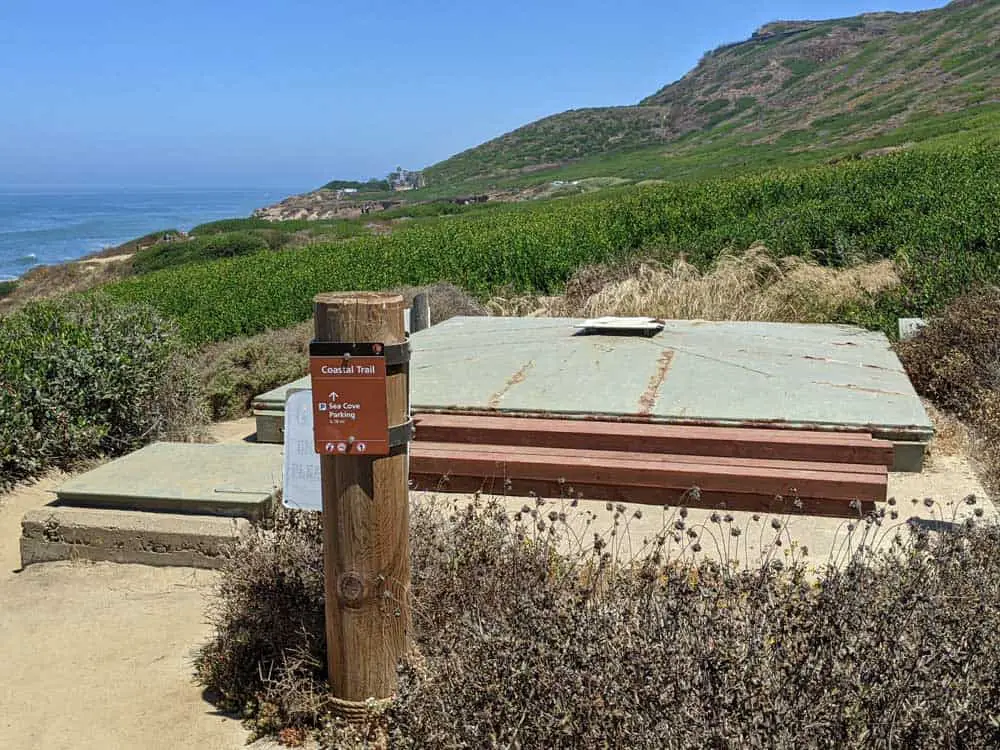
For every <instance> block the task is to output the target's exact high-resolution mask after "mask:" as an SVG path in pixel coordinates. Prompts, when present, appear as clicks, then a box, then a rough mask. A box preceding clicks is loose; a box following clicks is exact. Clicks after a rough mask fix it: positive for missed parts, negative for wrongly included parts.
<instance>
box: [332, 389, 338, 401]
mask: <svg viewBox="0 0 1000 750" xmlns="http://www.w3.org/2000/svg"><path fill="white" fill-rule="evenodd" d="M339 395H340V394H339V393H337V392H336V391H330V400H331V401H336V400H337V396H339Z"/></svg>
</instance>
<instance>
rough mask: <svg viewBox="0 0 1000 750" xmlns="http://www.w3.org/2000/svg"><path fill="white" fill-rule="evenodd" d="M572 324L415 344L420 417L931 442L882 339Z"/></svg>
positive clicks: (824, 329) (701, 324)
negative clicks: (630, 423)
mask: <svg viewBox="0 0 1000 750" xmlns="http://www.w3.org/2000/svg"><path fill="white" fill-rule="evenodd" d="M579 322H580V321H577V320H575V319H563V318H491V317H457V318H452V319H450V320H447V321H445V322H443V323H441V324H439V325H436V326H433V327H431V328H428V329H425V330H423V331H420V332H419V333H416V334H414V336H413V338H412V343H413V358H412V362H411V393H412V404H413V411H414V412H421V411H424V412H426V411H450V412H480V411H483V412H485V411H490V412H495V413H501V414H502V413H529V414H547V415H553V416H567V417H587V416H593V417H599V418H600V417H604V418H630V419H648V420H650V421H654V422H681V423H685V422H691V423H701V424H720V425H743V424H753V425H772V426H785V427H816V428H820V429H864V430H868V431H871V432H872V433H873V434H874V435H875V436H876V437H883V438H887V439H892V440H913V441H919V442H926V441H927V440H928V439H929V438H930V436H931V434H932V432H933V428H932V426H931V423H930V420H929V418H928V416H927V414H926V412H925V411H924V409H923V406H922V404H921V403H920V399H919V398H918V397H917V394H916V392H915V391H914V389H913V386H912V385H911V384H910V381H909V379H908V378H907V376H906V373H905V372H904V370H903V367H902V365H901V363H900V361H899V359H898V358H897V357H896V355H895V353H894V352H893V351H892V348H891V346H890V344H889V341H888V339H887V338H886V337H885V336H884V335H883V334H881V333H873V332H870V331H865V330H863V329H860V328H856V327H853V326H843V325H802V324H787V323H749V322H708V321H667V322H666V324H665V326H664V328H663V330H662V331H660V332H659V333H657V334H655V335H653V336H642V335H621V334H608V335H605V334H587V333H582V332H580V331H579V330H577V329H576V328H575V327H574V326H575V325H576V324H577V323H579Z"/></svg>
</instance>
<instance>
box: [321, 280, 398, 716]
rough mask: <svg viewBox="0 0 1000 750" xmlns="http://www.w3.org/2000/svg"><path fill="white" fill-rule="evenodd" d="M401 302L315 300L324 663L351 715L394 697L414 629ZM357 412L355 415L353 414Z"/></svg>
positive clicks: (368, 297) (362, 296)
mask: <svg viewBox="0 0 1000 750" xmlns="http://www.w3.org/2000/svg"><path fill="white" fill-rule="evenodd" d="M403 310H404V304H403V298H402V297H401V296H399V295H392V294H377V293H366V292H358V293H354V292H351V293H343V294H320V295H318V296H317V297H316V298H315V300H314V319H315V326H316V336H315V341H314V344H313V347H314V351H315V357H316V358H315V359H314V360H312V373H313V375H314V377H315V380H314V381H313V393H314V394H315V395H314V403H313V408H314V417H316V419H315V420H314V424H315V437H316V440H317V449H318V452H319V453H320V474H321V477H322V493H323V570H324V576H325V598H326V639H327V667H328V671H329V679H330V687H331V689H332V693H333V697H334V699H335V701H334V705H335V706H336V707H337V708H339V709H340V711H341V713H343V714H345V715H349V716H350V715H359V714H363V713H364V711H365V703H364V702H365V701H367V700H368V699H377V700H378V699H385V698H389V697H391V696H392V695H393V693H394V692H395V689H396V665H397V663H398V662H399V660H400V658H401V657H402V656H403V653H404V652H405V650H406V646H407V641H408V638H409V633H410V605H409V600H408V597H409V589H410V547H409V505H408V485H407V445H408V443H407V441H408V440H409V429H408V428H409V422H408V420H409V364H408V347H407V346H406V336H405V332H404V325H403ZM359 342H361V343H359ZM364 342H378V343H379V344H382V347H375V346H373V345H372V344H370V343H367V344H366V343H364ZM349 345H350V346H349ZM354 353H357V354H358V355H359V356H358V357H355V356H353V354H354ZM348 354H351V356H346V355H348ZM324 368H326V369H325V370H324ZM338 368H340V369H339V370H338ZM324 404H325V408H323V409H321V408H320V407H321V405H324ZM333 407H340V408H333ZM331 409H333V413H334V415H336V416H333V417H331V416H330V411H331ZM350 414H354V415H355V417H354V418H353V419H352V418H351V417H350V416H345V415H350ZM351 438H353V441H352V440H351ZM329 443H333V450H332V451H331V450H329V446H328V444H329ZM342 443H343V444H344V445H345V448H344V449H343V450H341V449H340V448H339V446H340V444H342ZM360 444H364V450H363V451H362V450H361V449H360V448H361V445H360ZM394 444H395V445H394ZM380 454H381V455H380Z"/></svg>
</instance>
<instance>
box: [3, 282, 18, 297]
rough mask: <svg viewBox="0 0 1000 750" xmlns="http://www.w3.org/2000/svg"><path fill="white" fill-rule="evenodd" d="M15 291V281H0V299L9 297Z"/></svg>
mask: <svg viewBox="0 0 1000 750" xmlns="http://www.w3.org/2000/svg"><path fill="white" fill-rule="evenodd" d="M15 289H17V281H16V280H10V281H0V299H2V298H4V297H7V296H9V295H10V294H11V293H12V292H13V291H14V290H15Z"/></svg>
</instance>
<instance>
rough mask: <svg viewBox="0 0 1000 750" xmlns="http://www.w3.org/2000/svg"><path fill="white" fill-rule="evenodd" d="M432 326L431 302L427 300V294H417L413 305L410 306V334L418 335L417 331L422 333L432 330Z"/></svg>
mask: <svg viewBox="0 0 1000 750" xmlns="http://www.w3.org/2000/svg"><path fill="white" fill-rule="evenodd" d="M430 325H431V307H430V301H429V300H428V298H427V294H426V293H425V292H421V293H420V294H417V295H416V296H414V298H413V304H412V305H410V333H416V332H417V331H422V330H424V329H425V328H430Z"/></svg>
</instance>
